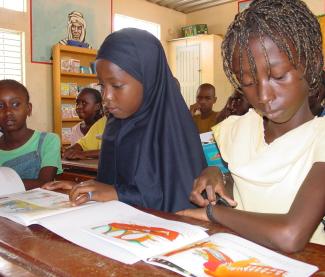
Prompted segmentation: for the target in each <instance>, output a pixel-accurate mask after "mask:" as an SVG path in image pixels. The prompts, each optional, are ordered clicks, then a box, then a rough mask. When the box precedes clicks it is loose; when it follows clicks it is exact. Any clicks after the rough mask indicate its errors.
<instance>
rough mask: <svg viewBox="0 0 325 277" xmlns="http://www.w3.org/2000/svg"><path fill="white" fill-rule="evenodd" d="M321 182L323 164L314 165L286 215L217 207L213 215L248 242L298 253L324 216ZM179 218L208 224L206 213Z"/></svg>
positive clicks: (190, 212)
mask: <svg viewBox="0 0 325 277" xmlns="http://www.w3.org/2000/svg"><path fill="white" fill-rule="evenodd" d="M323 180H325V163H321V162H318V163H315V164H314V165H313V167H312V168H311V170H310V172H309V174H308V175H307V177H306V179H305V180H304V182H303V184H302V186H301V187H300V189H299V191H298V193H297V195H296V197H295V199H294V201H293V203H292V205H291V207H290V209H289V211H288V213H286V214H264V213H254V212H245V211H240V210H236V209H231V208H226V207H222V206H216V207H214V211H213V215H214V217H215V219H216V220H217V221H218V222H219V223H220V224H222V225H224V226H227V227H228V228H230V229H232V230H234V231H235V232H236V233H238V234H239V235H241V236H243V237H245V238H247V239H249V240H252V241H255V242H257V243H259V244H262V245H265V246H267V247H269V248H273V249H275V250H280V251H283V252H288V253H292V252H297V251H300V250H302V249H303V248H304V247H305V245H306V244H307V243H308V241H309V240H310V238H311V236H312V234H313V232H314V231H315V229H316V228H317V226H318V225H319V223H320V222H321V219H322V217H323V216H324V214H325V201H324V199H325V186H324V181H323ZM198 189H199V188H198V186H195V187H194V189H193V191H195V193H194V192H193V193H194V195H193V193H192V198H191V199H192V201H193V202H194V203H202V201H201V200H200V199H199V197H197V194H196V192H197V190H198ZM215 189H216V190H217V191H218V190H220V188H216V187H215ZM279 193H281V192H279ZM270 201H272V200H270ZM273 201H276V200H273ZM180 214H182V215H186V216H191V217H195V218H199V219H203V220H208V218H207V216H206V212H205V209H194V210H185V211H182V212H180Z"/></svg>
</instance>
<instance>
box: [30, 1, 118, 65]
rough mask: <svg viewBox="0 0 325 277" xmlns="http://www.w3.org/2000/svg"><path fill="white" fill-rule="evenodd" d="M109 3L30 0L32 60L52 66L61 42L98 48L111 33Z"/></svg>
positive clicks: (110, 8)
mask: <svg viewBox="0 0 325 277" xmlns="http://www.w3.org/2000/svg"><path fill="white" fill-rule="evenodd" d="M111 1H112V0H92V1H89V0H69V1H66V0H55V1H53V0H30V7H31V17H30V20H31V24H30V25H31V51H32V53H31V60H32V62H36V63H51V56H52V47H53V45H54V44H57V43H61V44H66V45H74V46H79V47H86V48H93V49H98V48H99V46H100V45H101V43H102V41H103V40H104V38H105V37H106V36H107V35H108V34H109V33H110V32H111V20H112V6H111Z"/></svg>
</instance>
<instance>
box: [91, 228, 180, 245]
mask: <svg viewBox="0 0 325 277" xmlns="http://www.w3.org/2000/svg"><path fill="white" fill-rule="evenodd" d="M91 229H92V230H97V231H100V233H101V235H105V236H110V237H114V238H117V239H121V240H123V241H127V242H132V243H136V244H138V245H141V246H144V247H145V246H146V242H148V241H156V240H168V241H174V240H175V239H176V238H177V237H178V236H179V233H178V232H175V231H172V230H168V229H165V228H160V227H150V226H142V225H137V224H126V223H115V222H113V223H109V224H107V225H100V226H95V227H92V228H91Z"/></svg>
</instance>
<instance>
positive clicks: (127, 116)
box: [44, 28, 206, 212]
mask: <svg viewBox="0 0 325 277" xmlns="http://www.w3.org/2000/svg"><path fill="white" fill-rule="evenodd" d="M96 70H97V75H98V79H99V83H100V85H101V86H102V92H103V101H104V102H106V105H107V106H108V109H109V112H110V119H109V121H108V123H107V125H106V128H105V131H104V134H103V138H102V139H103V141H102V147H101V154H100V159H99V167H98V174H97V178H96V180H89V181H86V182H82V183H79V184H75V183H74V182H70V181H63V182H52V183H48V184H46V185H45V186H44V188H47V189H58V188H66V189H71V191H70V200H71V201H72V204H73V205H79V204H81V203H84V202H86V201H89V200H95V201H109V200H116V199H117V200H120V201H122V202H125V203H128V204H131V205H137V206H141V207H146V208H153V209H157V210H163V211H169V212H175V211H178V210H182V209H185V208H189V207H191V206H192V204H191V203H190V202H189V195H190V192H191V189H192V184H193V182H194V179H195V178H196V177H197V176H198V175H199V174H200V172H201V170H202V169H203V168H204V167H206V162H205V159H204V155H203V152H202V146H201V142H200V139H199V136H198V134H197V131H196V128H195V126H194V123H193V121H192V117H191V115H190V112H189V110H188V108H187V106H186V104H185V102H184V99H183V97H182V96H181V93H180V89H179V87H178V86H177V84H176V81H175V79H174V77H173V76H172V73H171V71H170V69H169V66H168V64H167V60H166V57H165V53H164V50H163V48H162V45H161V43H160V41H159V40H158V39H157V38H155V37H154V36H153V35H151V34H150V33H148V32H146V31H143V30H138V29H134V28H127V29H123V30H120V31H117V32H114V33H112V34H110V35H109V36H108V37H107V38H106V39H105V41H104V42H103V44H102V45H101V47H100V49H99V51H98V55H97V61H96Z"/></svg>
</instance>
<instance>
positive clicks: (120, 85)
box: [112, 84, 123, 89]
mask: <svg viewBox="0 0 325 277" xmlns="http://www.w3.org/2000/svg"><path fill="white" fill-rule="evenodd" d="M112 87H113V88H115V89H120V88H122V87H123V85H122V84H112Z"/></svg>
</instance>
